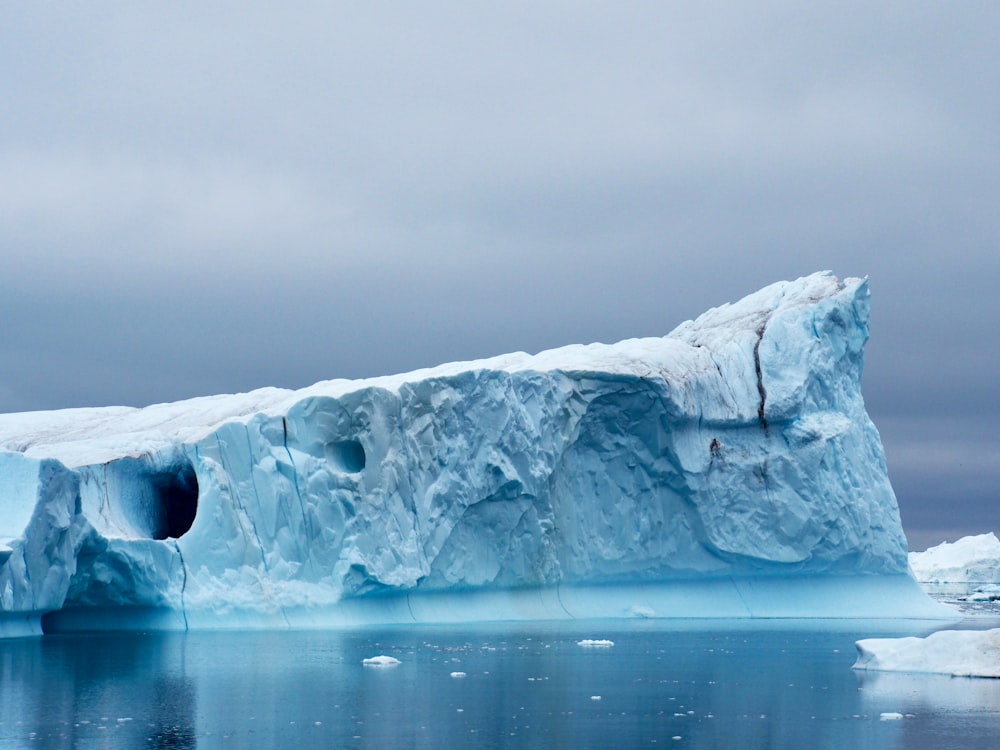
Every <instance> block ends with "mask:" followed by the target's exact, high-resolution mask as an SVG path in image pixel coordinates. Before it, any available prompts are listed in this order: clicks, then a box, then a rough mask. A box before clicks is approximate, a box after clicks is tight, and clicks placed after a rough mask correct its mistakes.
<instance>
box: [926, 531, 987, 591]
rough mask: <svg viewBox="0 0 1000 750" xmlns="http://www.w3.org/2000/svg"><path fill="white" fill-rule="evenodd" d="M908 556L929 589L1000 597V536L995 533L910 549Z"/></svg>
mask: <svg viewBox="0 0 1000 750" xmlns="http://www.w3.org/2000/svg"><path fill="white" fill-rule="evenodd" d="M909 559H910V568H911V569H912V571H913V575H914V576H915V577H916V579H917V581H919V582H920V583H921V584H922V585H923V586H924V588H925V589H927V590H928V591H931V592H935V593H939V594H958V595H963V596H969V595H972V598H979V599H1000V539H997V537H996V534H994V533H993V532H989V533H988V534H978V535H975V536H966V537H962V538H961V539H959V540H958V541H956V542H942V543H941V544H939V545H937V546H936V547H930V548H929V549H927V550H925V551H923V552H911V553H910V558H909Z"/></svg>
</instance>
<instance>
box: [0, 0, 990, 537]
mask: <svg viewBox="0 0 1000 750" xmlns="http://www.w3.org/2000/svg"><path fill="white" fill-rule="evenodd" d="M998 38H1000V4H997V3H995V2H992V1H985V0H984V1H982V2H976V1H974V0H969V1H967V2H962V3H938V2H919V1H914V0H908V1H906V2H894V1H892V0H886V1H883V2H879V3H871V2H852V1H851V0H848V1H847V2H822V1H821V2H810V3H802V2H767V1H762V2H755V3H743V2H711V1H708V2H703V3H687V2H663V1H661V0H656V1H655V2H626V3H621V2H586V3H580V2H538V1H535V2H517V1H512V2H505V3H468V2H431V3H419V4H418V3H388V2H372V3H353V4H348V3H339V2H308V1H304V2H297V3H286V4H277V3H260V2H255V1H253V0H251V1H249V2H247V1H243V2H213V3H202V2H198V3H193V2H183V1H180V2H172V3H148V2H134V3H133V2H130V3H118V2H100V3H72V4H69V3H55V2H13V3H8V4H5V6H4V9H3V11H2V22H0V412H16V411H27V410H39V409H58V408H66V407H75V406H101V405H111V404H127V405H135V406H142V405H145V404H149V403H157V402H163V401H174V400H179V399H184V398H189V397H193V396H198V395H207V394H213V393H233V392H241V391H246V390H250V389H253V388H257V387H261V386H266V385H273V386H281V387H286V388H298V387H303V386H306V385H309V384H311V383H313V382H316V381H319V380H326V379H330V378H336V377H350V378H353V377H365V376H372V375H380V374H390V373H395V372H403V371H408V370H412V369H415V368H418V367H425V366H431V365H434V364H438V363H441V362H447V361H452V360H466V359H474V358H478V357H484V356H490V355H494V354H500V353H503V352H508V351H518V350H520V351H528V352H536V351H539V350H543V349H547V348H551V347H555V346H561V345H564V344H569V343H586V342H591V341H604V342H613V341H617V340H620V339H624V338H631V337H635V336H657V335H663V334H665V333H667V332H668V331H670V330H671V329H673V328H674V327H675V326H676V325H677V324H678V323H680V322H682V321H684V320H686V319H689V318H693V317H696V316H697V315H698V314H700V313H701V312H703V311H704V310H706V309H708V308H709V307H712V306H715V305H718V304H722V303H724V302H727V301H732V300H736V299H738V298H740V297H742V296H744V295H746V294H748V293H750V292H753V291H755V290H756V289H758V288H760V287H762V286H765V285H767V284H769V283H771V282H774V281H778V280H782V279H794V278H797V277H799V276H803V275H806V274H809V273H812V272H814V271H819V270H826V269H830V270H833V271H834V272H835V273H837V274H838V275H840V276H842V277H844V276H868V277H869V279H870V285H871V292H872V314H871V315H872V317H871V339H870V341H869V344H868V348H867V350H866V365H865V376H864V383H863V391H864V395H865V401H866V404H867V407H868V410H869V413H870V415H871V417H872V419H873V420H874V421H875V424H876V425H877V426H878V428H879V430H880V433H881V435H882V439H883V442H884V444H885V449H886V454H887V458H888V463H889V471H890V478H891V479H892V482H893V486H894V488H895V490H896V494H897V497H898V500H899V504H900V511H901V515H902V519H903V525H904V529H905V530H906V532H907V536H908V538H909V541H910V546H911V548H912V549H923V548H925V547H926V546H927V545H929V544H934V543H937V542H939V541H942V540H945V539H955V538H958V537H960V536H962V535H965V534H972V533H983V532H986V531H996V532H1000V494H998V489H997V488H998V485H1000V441H998V437H997V436H998V428H997V425H998V424H1000V388H998V385H997V383H998V375H997V374H998V372H1000V346H998V344H1000V341H998V338H1000V333H998V330H1000V328H998V323H1000V299H998V295H997V294H996V287H997V284H998V282H1000V247H998V245H1000V55H998V54H997V39H998Z"/></svg>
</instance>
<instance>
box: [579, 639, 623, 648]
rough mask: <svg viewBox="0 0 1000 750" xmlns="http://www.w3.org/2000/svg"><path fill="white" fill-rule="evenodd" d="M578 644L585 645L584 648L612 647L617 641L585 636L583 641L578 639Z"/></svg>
mask: <svg viewBox="0 0 1000 750" xmlns="http://www.w3.org/2000/svg"><path fill="white" fill-rule="evenodd" d="M576 645H577V646H583V647H584V648H611V647H612V646H614V645H615V642H614V641H609V640H605V639H600V638H598V639H593V638H584V639H583V640H582V641H577V642H576Z"/></svg>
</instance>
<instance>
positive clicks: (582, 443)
mask: <svg viewBox="0 0 1000 750" xmlns="http://www.w3.org/2000/svg"><path fill="white" fill-rule="evenodd" d="M868 305H869V298H868V286H867V283H866V281H864V280H860V279H847V280H845V281H843V282H841V281H839V280H838V279H836V278H835V277H834V276H833V275H831V274H829V273H821V274H814V275H812V276H809V277H806V278H803V279H799V280H797V281H794V282H782V283H778V284H774V285H772V286H769V287H767V288H765V289H763V290H761V291H759V292H757V293H756V294H753V295H751V296H749V297H747V298H745V299H743V300H741V301H740V302H738V303H735V304H732V305H725V306H722V307H719V308H715V309H713V310H710V311H709V312H707V313H705V314H704V315H702V316H701V317H700V318H698V319H697V320H695V321H689V322H687V323H684V324H682V325H681V326H679V327H678V328H677V329H675V330H674V331H673V332H672V333H670V334H669V335H667V336H665V337H663V338H653V339H637V340H630V341H623V342H621V343H618V344H615V345H610V346H609V345H603V344H593V345H589V346H570V347H565V348H562V349H557V350H552V351H548V352H543V353H541V354H538V355H535V356H528V355H526V354H521V353H518V354H511V355H505V356H501V357H497V358H494V359H490V360H482V361H477V362H467V363H457V364H450V365H444V366H442V367H438V368H434V369H431V370H423V371H418V372H414V373H409V374H405V375H399V376H394V377H385V378H376V379H371V380H363V381H343V380H340V381H328V382H323V383H319V384H317V385H315V386H312V387H310V388H306V389H304V390H301V391H284V390H281V389H264V390H261V391H255V392H252V393H249V394H240V395H235V396H217V397H209V398H202V399H194V400H191V401H186V402H179V403H175V404H160V405H155V406H150V407H147V408H145V409H127V408H122V407H115V408H108V409H79V410H67V411H60V412H43V413H30V414H11V415H3V416H0V448H2V451H3V452H0V611H2V613H4V614H3V616H2V618H0V629H5V630H6V632H15V631H17V632H21V631H25V630H29V631H31V630H34V631H37V630H38V628H39V627H40V620H39V618H40V617H41V616H42V615H45V620H44V624H45V626H46V627H47V628H48V629H61V628H80V627H99V628H101V627H171V628H185V627H285V626H289V625H293V626H300V625H316V626H336V625H338V624H345V623H352V622H359V621H422V620H466V619H505V618H532V617H569V616H602V615H603V616H666V617H669V616H692V617H698V616H743V617H745V616H822V615H830V614H834V615H836V614H845V613H850V614H852V615H853V616H884V615H906V614H910V615H913V616H929V617H933V616H939V615H940V610H938V609H937V608H936V605H933V604H932V603H930V601H929V600H928V599H926V598H925V597H924V596H923V594H921V593H920V592H919V591H918V590H917V587H916V586H915V584H914V582H913V580H912V578H911V577H910V576H909V575H908V573H907V557H906V542H905V539H904V537H903V533H902V529H901V526H900V522H899V515H898V511H897V506H896V502H895V498H894V496H893V492H892V488H891V486H890V484H889V480H888V477H887V474H886V466H885V460H884V456H883V451H882V446H881V443H880V441H879V437H878V433H877V431H876V429H875V427H874V425H873V424H872V422H871V421H870V420H869V418H868V416H867V414H866V412H865V409H864V403H863V400H862V397H861V391H860V378H861V371H862V350H863V347H864V344H865V341H866V340H867V336H868ZM4 555H6V560H4ZM876 579H877V580H876ZM816 591H822V592H829V596H826V594H824V595H823V596H820V597H817V596H816V595H815V594H811V593H810V592H816Z"/></svg>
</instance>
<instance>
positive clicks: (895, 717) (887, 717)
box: [878, 711, 903, 721]
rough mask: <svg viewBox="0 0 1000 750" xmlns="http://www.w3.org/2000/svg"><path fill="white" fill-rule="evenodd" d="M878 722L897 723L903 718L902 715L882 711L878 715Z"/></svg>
mask: <svg viewBox="0 0 1000 750" xmlns="http://www.w3.org/2000/svg"><path fill="white" fill-rule="evenodd" d="M878 718H879V721H899V720H900V719H902V718H903V714H901V713H898V712H896V711H883V712H882V713H880V714H879V715H878Z"/></svg>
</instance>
